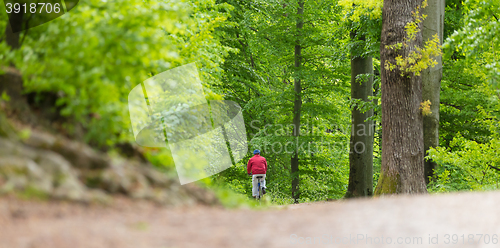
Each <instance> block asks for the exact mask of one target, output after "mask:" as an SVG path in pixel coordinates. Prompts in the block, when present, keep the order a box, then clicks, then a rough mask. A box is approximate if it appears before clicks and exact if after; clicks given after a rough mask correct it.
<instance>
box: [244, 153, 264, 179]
mask: <svg viewBox="0 0 500 248" xmlns="http://www.w3.org/2000/svg"><path fill="white" fill-rule="evenodd" d="M266 172H267V161H266V159H265V158H264V157H261V156H260V155H259V154H255V155H254V156H253V157H252V158H251V159H250V160H248V165H247V173H248V174H250V173H252V174H266Z"/></svg>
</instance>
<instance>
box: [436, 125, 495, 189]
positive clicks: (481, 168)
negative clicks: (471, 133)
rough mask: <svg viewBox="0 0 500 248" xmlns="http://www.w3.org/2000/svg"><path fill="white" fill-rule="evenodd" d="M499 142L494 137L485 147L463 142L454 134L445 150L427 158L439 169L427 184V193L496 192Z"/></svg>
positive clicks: (442, 149) (467, 141)
mask: <svg viewBox="0 0 500 248" xmlns="http://www.w3.org/2000/svg"><path fill="white" fill-rule="evenodd" d="M499 151H500V140H499V139H498V136H496V137H495V138H494V139H492V140H491V141H490V142H488V143H486V144H479V143H477V142H475V141H471V140H467V139H465V138H463V137H461V136H460V134H458V135H457V136H456V137H455V138H454V139H453V140H452V142H451V144H450V147H449V148H445V147H438V148H436V149H431V150H430V151H429V156H428V157H429V158H431V159H432V160H433V161H435V162H436V163H437V164H439V165H440V167H439V168H438V169H437V170H436V175H437V179H435V180H433V181H432V183H431V184H430V185H429V189H430V191H431V192H448V191H460V190H489V189H498V179H499V177H500V174H499V173H500V171H499V170H500V169H499V170H496V169H495V168H498V167H499V166H500V157H499V154H498V153H499Z"/></svg>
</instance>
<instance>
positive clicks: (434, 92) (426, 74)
mask: <svg viewBox="0 0 500 248" xmlns="http://www.w3.org/2000/svg"><path fill="white" fill-rule="evenodd" d="M428 1H429V6H427V8H425V9H424V12H423V13H424V14H426V15H427V18H426V19H425V20H424V22H423V23H424V27H423V30H422V36H423V40H424V42H425V41H427V40H429V39H432V36H433V35H435V34H437V35H438V36H439V40H440V42H441V44H442V43H443V26H444V9H445V0H428ZM436 61H437V62H438V64H437V65H436V66H434V67H432V68H428V69H426V70H424V71H423V72H422V85H423V91H422V98H423V100H424V101H426V100H429V101H430V102H431V112H432V113H431V114H430V115H427V116H424V148H425V152H426V153H427V151H428V150H429V148H431V147H437V146H438V145H439V104H440V101H439V91H440V90H441V77H442V75H443V69H442V68H443V67H442V57H441V56H438V57H437V58H436ZM424 163H425V166H424V171H425V173H424V175H425V182H426V183H429V177H432V176H433V174H434V168H436V163H435V162H434V161H432V160H427V161H425V162H424Z"/></svg>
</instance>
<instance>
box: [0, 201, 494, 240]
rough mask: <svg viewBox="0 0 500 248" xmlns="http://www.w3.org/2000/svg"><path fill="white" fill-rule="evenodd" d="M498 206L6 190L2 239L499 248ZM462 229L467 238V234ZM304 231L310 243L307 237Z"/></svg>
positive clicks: (0, 229)
mask: <svg viewBox="0 0 500 248" xmlns="http://www.w3.org/2000/svg"><path fill="white" fill-rule="evenodd" d="M498 206H500V192H486V193H461V194H445V195H424V196H399V197H383V198H374V199H359V200H341V201H335V202H322V203H312V204H298V205H291V206H285V207H276V208H269V209H265V210H250V209H234V210H228V209H224V208H222V207H208V206H201V205H196V206H191V207H169V208H166V207H159V206H158V205H155V204H153V203H151V202H146V201H140V202H134V201H131V200H129V199H126V198H114V203H113V204H112V205H111V206H102V205H83V204H77V203H68V202H61V201H58V202H53V201H42V202H40V201H31V200H30V201H25V200H19V199H14V198H5V197H4V198H0V247H1V248H13V247H19V248H24V247H27V248H28V247H29V248H39V247H40V248H41V247H47V248H63V247H71V248H94V247H95V248H97V247H103V248H104V247H106V248H113V247H119V248H127V247H130V248H132V247H133V248H142V247H148V248H150V247H161V248H166V247H316V246H319V247H386V246H389V245H388V243H389V241H391V245H390V246H391V247H442V246H446V242H447V241H448V243H450V244H452V243H451V242H453V240H452V238H453V236H451V235H454V234H456V235H457V237H458V241H457V244H455V245H449V246H451V247H497V245H498V235H499V234H500V225H499V223H500V208H499V207H498ZM294 234H295V235H296V236H294ZM479 234H481V235H482V236H481V237H480V236H479ZM446 235H450V236H448V239H447V238H446V237H447V236H446ZM461 235H465V236H464V237H465V238H464V239H463V238H462V237H461ZM469 235H474V238H473V239H471V240H469V238H468V236H469ZM486 235H489V238H488V240H487V239H485V238H486ZM493 235H496V236H493ZM299 237H304V239H299ZM307 237H311V239H309V241H310V242H316V243H315V244H307V243H306V242H307V241H308V239H306V238H307ZM314 237H317V238H316V240H314ZM434 237H437V239H434ZM494 237H496V238H497V239H496V242H497V245H495V244H493V242H495V239H494ZM430 238H432V240H431V239H430ZM389 239H390V240H389ZM294 242H295V244H294ZM298 242H302V243H303V244H298ZM322 242H323V243H322ZM324 242H328V243H329V244H326V245H325V244H324ZM399 242H401V243H399ZM433 242H437V243H436V244H433ZM486 242H488V243H489V244H486ZM394 244H396V245H394Z"/></svg>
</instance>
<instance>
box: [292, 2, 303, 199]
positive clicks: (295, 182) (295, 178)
mask: <svg viewBox="0 0 500 248" xmlns="http://www.w3.org/2000/svg"><path fill="white" fill-rule="evenodd" d="M297 14H298V15H299V16H302V15H303V14H304V2H303V1H302V0H301V1H299V7H298V9H297ZM303 25H304V23H303V20H302V17H299V19H298V20H297V24H296V27H297V33H298V36H299V37H297V41H296V44H295V73H296V75H295V79H294V90H295V101H294V104H293V136H294V138H295V139H297V140H298V139H299V136H300V112H301V108H302V96H301V95H302V86H301V79H300V75H298V74H300V70H301V69H302V68H301V66H302V58H301V56H302V46H301V44H300V35H301V34H300V32H301V30H302V27H303ZM298 152H299V151H298V147H297V148H296V149H295V152H294V154H293V156H292V159H291V163H290V165H291V166H290V167H291V174H292V197H293V199H294V201H295V203H298V200H299V197H300V192H299V154H298Z"/></svg>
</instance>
